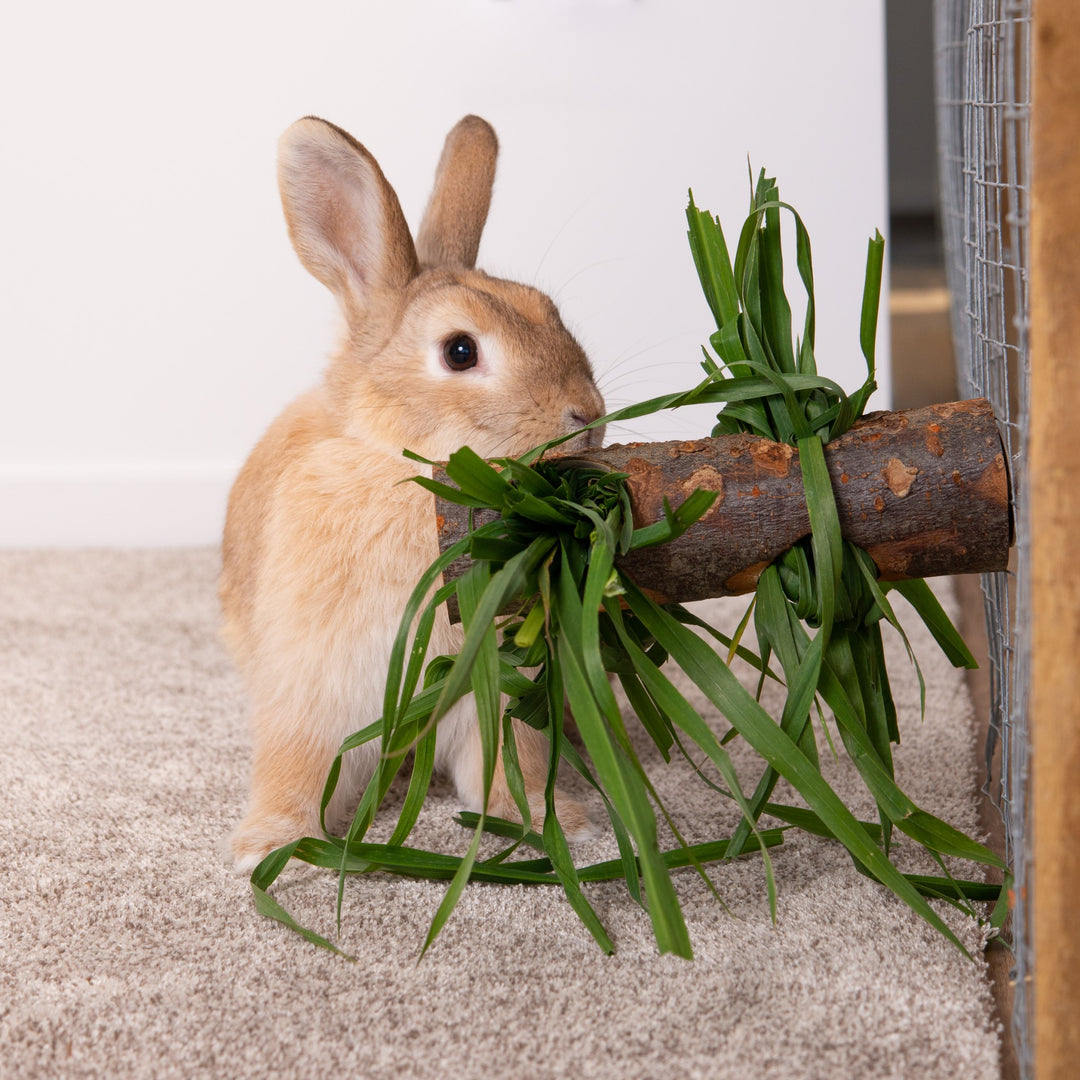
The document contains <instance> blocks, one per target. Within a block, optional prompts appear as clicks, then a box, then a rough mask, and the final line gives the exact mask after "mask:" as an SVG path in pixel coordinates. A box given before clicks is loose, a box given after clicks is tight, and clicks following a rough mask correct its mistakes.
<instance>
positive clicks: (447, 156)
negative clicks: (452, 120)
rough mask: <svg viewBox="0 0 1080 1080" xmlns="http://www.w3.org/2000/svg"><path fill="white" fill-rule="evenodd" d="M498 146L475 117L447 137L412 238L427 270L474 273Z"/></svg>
mask: <svg viewBox="0 0 1080 1080" xmlns="http://www.w3.org/2000/svg"><path fill="white" fill-rule="evenodd" d="M498 152H499V143H498V140H497V139H496V138H495V132H494V131H493V130H492V128H491V125H490V124H488V122H487V121H486V120H481V119H480V117H479V116H466V117H465V118H464V119H462V120H459V121H458V122H457V124H455V125H454V127H453V129H452V130H451V132H450V134H449V135H447V136H446V143H445V145H444V146H443V152H442V157H440V158H439V167H438V170H437V171H436V173H435V187H434V190H433V191H432V193H431V198H430V200H429V201H428V205H427V209H426V210H425V211H424V219H423V221H422V222H421V224H420V231H419V233H418V234H417V238H416V253H417V255H418V256H419V258H420V261H421V263H423V264H424V265H426V266H459V267H464V268H466V269H470V270H471V269H472V268H473V267H474V266H475V265H476V253H477V251H478V250H479V248H480V234H481V233H482V232H483V231H484V222H485V221H486V220H487V214H488V207H489V205H490V204H491V189H492V186H493V185H494V183H495V158H496V157H497V155H498Z"/></svg>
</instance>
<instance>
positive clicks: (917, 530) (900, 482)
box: [436, 398, 1012, 603]
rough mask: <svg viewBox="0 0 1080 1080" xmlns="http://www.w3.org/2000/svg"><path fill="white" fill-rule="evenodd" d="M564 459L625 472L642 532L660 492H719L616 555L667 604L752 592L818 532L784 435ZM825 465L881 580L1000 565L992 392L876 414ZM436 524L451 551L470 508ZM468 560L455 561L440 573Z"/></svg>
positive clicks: (441, 515)
mask: <svg viewBox="0 0 1080 1080" xmlns="http://www.w3.org/2000/svg"><path fill="white" fill-rule="evenodd" d="M565 460H567V461H571V460H572V461H577V462H581V461H587V462H589V463H591V464H595V465H599V466H601V467H604V468H608V469H611V470H613V471H616V472H625V473H627V474H629V479H628V480H627V485H628V487H629V490H630V498H631V503H632V506H633V512H634V524H635V526H636V527H639V528H640V527H642V526H645V525H650V524H652V523H653V522H655V521H658V520H660V519H661V518H662V517H663V500H664V498H665V497H666V498H667V500H668V502H669V503H670V504H671V506H672V507H677V506H678V505H679V504H680V503H681V502H682V501H683V500H684V499H685V498H686V497H687V496H688V495H690V494H691V493H692V492H693V491H694V490H695V489H696V488H708V489H709V490H711V491H716V492H718V498H717V499H716V501H715V502H714V503H713V505H712V507H711V508H710V509H709V511H708V512H707V513H706V515H705V516H704V517H703V518H702V519H701V520H700V521H698V522H697V523H696V524H695V525H693V526H691V528H690V529H689V530H687V532H686V533H685V534H684V535H683V536H681V537H679V538H678V539H676V540H673V541H671V542H670V543H667V544H662V545H659V546H657V547H653V548H644V549H641V550H639V551H634V552H631V553H630V554H628V555H626V556H623V557H621V558H620V559H619V560H618V563H617V565H618V567H619V569H620V571H622V572H623V573H625V574H626V575H627V576H628V577H629V578H630V579H631V580H632V581H633V582H634V583H635V584H637V585H638V586H639V587H641V588H644V589H648V590H649V591H650V593H651V594H652V595H654V596H656V597H658V598H660V599H661V600H664V601H672V602H679V603H685V602H688V601H691V600H701V599H704V598H706V597H711V596H732V595H737V594H739V593H747V592H752V591H753V590H754V588H755V586H756V584H757V579H758V576H759V575H760V574H761V572H762V570H764V569H765V567H766V566H768V565H769V563H771V562H772V561H773V560H774V559H775V558H776V557H777V556H778V555H780V554H781V553H782V552H784V551H786V550H787V549H788V548H790V547H791V546H793V545H794V544H795V543H796V542H797V541H799V540H800V539H802V538H803V537H804V536H808V535H809V533H810V520H809V516H808V514H807V509H806V499H805V497H804V495H803V487H802V473H801V470H800V468H799V454H798V451H797V450H795V449H794V448H793V447H791V446H787V445H785V444H781V443H774V442H770V441H769V440H767V439H761V438H757V437H755V436H752V435H725V436H721V437H719V438H710V439H695V440H692V441H687V442H657V443H631V444H629V445H625V446H609V447H605V448H603V449H599V450H589V451H587V452H586V453H583V454H582V453H578V454H575V455H574V456H573V457H572V458H569V457H568V458H567V459H565ZM825 460H826V462H827V463H828V467H829V474H830V476H831V477H832V484H833V491H834V492H835V495H836V503H837V509H838V511H839V516H840V527H841V531H842V533H843V535H844V538H845V539H846V540H850V541H851V542H852V543H854V544H857V545H858V546H859V547H861V548H864V549H865V550H866V551H867V552H868V553H869V555H870V557H871V558H872V559H873V560H874V563H875V564H876V566H877V568H878V574H879V577H881V578H882V579H883V580H898V579H902V578H922V577H935V576H938V575H942V574H974V573H984V572H988V571H993V570H1004V569H1005V568H1006V566H1007V563H1008V552H1009V546H1010V544H1011V543H1012V523H1011V519H1010V511H1009V483H1008V474H1007V471H1006V466H1005V455H1004V452H1003V450H1002V445H1001V439H1000V436H999V435H998V430H997V425H996V423H995V421H994V416H993V412H992V411H991V408H990V405H989V403H988V402H987V401H986V400H984V399H981V398H980V399H976V400H973V401H960V402H953V403H951V404H946V405H931V406H929V407H927V408H922V409H909V410H906V411H904V412H879V413H872V414H870V415H868V416H866V417H864V418H863V419H862V420H860V421H859V422H858V423H857V424H855V426H853V427H852V428H851V430H850V431H848V432H847V433H846V434H845V435H843V436H841V437H840V438H839V439H836V440H834V441H833V442H831V443H829V444H828V445H827V446H826V447H825ZM438 479H441V480H443V481H444V482H445V481H446V478H445V476H439V477H438ZM492 516H494V515H487V516H483V515H481V516H480V517H479V518H478V521H486V520H490V519H491V517H492ZM436 521H437V524H438V529H439V543H440V549H441V550H443V551H445V550H446V549H447V548H448V547H450V546H451V545H452V544H454V543H455V542H456V541H457V540H459V539H460V538H461V537H462V536H464V535H465V532H466V531H467V529H468V522H469V511H468V509H466V508H465V507H462V506H458V505H456V504H453V503H448V502H445V501H444V500H442V499H437V500H436ZM467 565H468V560H467V559H461V560H458V562H457V563H455V564H454V565H453V566H451V567H450V568H449V569H448V571H447V573H446V575H445V576H446V578H447V579H448V580H449V579H451V578H454V577H456V576H457V575H459V574H460V573H462V572H463V571H464V569H465V567H466V566H467Z"/></svg>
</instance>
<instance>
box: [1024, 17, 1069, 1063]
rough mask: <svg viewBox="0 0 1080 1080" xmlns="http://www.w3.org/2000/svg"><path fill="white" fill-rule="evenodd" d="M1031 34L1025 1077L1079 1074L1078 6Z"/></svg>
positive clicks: (1037, 22) (1037, 21)
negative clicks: (1030, 1052)
mask: <svg viewBox="0 0 1080 1080" xmlns="http://www.w3.org/2000/svg"><path fill="white" fill-rule="evenodd" d="M1032 29H1033V35H1032V51H1033V56H1032V78H1033V83H1032V219H1031V237H1030V239H1031V277H1030V288H1031V292H1030V295H1031V332H1030V346H1031V425H1030V452H1029V476H1030V485H1031V487H1030V498H1031V523H1030V524H1031V590H1032V592H1031V698H1030V729H1031V742H1032V758H1031V761H1032V770H1031V771H1032V775H1031V787H1030V791H1031V799H1032V830H1033V837H1032V840H1033V867H1034V876H1033V885H1032V887H1033V893H1034V895H1033V897H1032V905H1031V911H1032V930H1033V940H1034V943H1035V963H1034V973H1035V995H1034V996H1035V1016H1034V1029H1035V1030H1034V1034H1035V1040H1034V1044H1035V1069H1036V1075H1037V1076H1038V1080H1071V1078H1072V1077H1075V1076H1077V1075H1078V1070H1080V917H1078V915H1077V908H1076V899H1077V895H1078V890H1080V855H1078V854H1077V839H1078V838H1080V573H1078V571H1077V562H1076V559H1075V558H1074V557H1073V552H1074V551H1075V549H1076V548H1075V542H1076V537H1077V535H1080V486H1078V485H1077V484H1076V482H1075V480H1072V479H1070V477H1069V473H1070V466H1072V465H1073V464H1074V463H1075V462H1076V461H1078V460H1080V65H1078V64H1077V59H1076V58H1077V56H1080V4H1078V3H1077V0H1036V2H1035V3H1034V5H1033V24H1032Z"/></svg>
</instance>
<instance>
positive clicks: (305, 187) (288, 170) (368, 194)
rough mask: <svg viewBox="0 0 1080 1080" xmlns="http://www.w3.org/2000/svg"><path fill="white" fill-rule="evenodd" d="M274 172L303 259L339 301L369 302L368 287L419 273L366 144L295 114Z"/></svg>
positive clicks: (400, 284) (391, 284)
mask: <svg viewBox="0 0 1080 1080" xmlns="http://www.w3.org/2000/svg"><path fill="white" fill-rule="evenodd" d="M300 125H303V128H304V130H302V131H296V130H295V129H296V128H297V127H299V126H300ZM278 175H279V183H280V187H281V196H282V204H283V206H284V209H285V217H286V220H287V222H288V225H289V233H290V236H291V237H292V241H293V246H294V247H295V249H296V252H297V254H298V255H299V257H300V261H301V262H302V263H303V264H304V266H305V267H306V268H307V269H308V271H309V272H310V273H311V274H312V275H313V276H314V277H316V278H317V279H318V280H319V281H321V282H322V283H323V284H324V285H326V287H327V288H328V289H330V290H331V291H332V292H333V293H334V294H335V295H336V296H337V297H338V299H339V300H340V301H341V302H342V304H343V305H345V306H346V307H353V306H355V305H356V304H359V305H360V306H361V307H366V306H367V305H368V304H369V303H370V300H371V293H372V292H373V290H381V291H386V290H389V291H394V290H398V289H401V288H404V287H405V285H406V284H408V282H409V281H410V280H411V278H412V277H413V276H414V275H415V273H416V272H417V264H416V252H415V249H414V247H413V242H412V237H411V236H410V234H409V230H408V226H407V225H406V224H405V219H404V216H403V215H402V213H401V207H400V206H399V204H398V200H397V196H396V195H395V194H394V191H393V189H392V188H391V187H390V185H389V184H388V183H387V182H386V179H385V178H384V177H383V175H382V172H381V171H380V169H379V167H378V164H377V163H376V162H375V160H374V158H372V157H371V155H370V154H368V152H367V151H366V150H364V148H363V147H361V146H360V145H359V144H358V143H354V142H353V141H352V140H351V139H350V138H348V137H347V136H345V135H344V134H343V133H340V132H339V131H337V130H336V129H335V128H333V127H332V126H331V125H329V124H325V123H323V122H322V121H317V120H307V121H300V122H299V124H297V125H294V127H293V128H291V129H290V130H289V132H287V133H286V135H285V136H284V137H283V139H282V143H281V153H280V158H279V166H278Z"/></svg>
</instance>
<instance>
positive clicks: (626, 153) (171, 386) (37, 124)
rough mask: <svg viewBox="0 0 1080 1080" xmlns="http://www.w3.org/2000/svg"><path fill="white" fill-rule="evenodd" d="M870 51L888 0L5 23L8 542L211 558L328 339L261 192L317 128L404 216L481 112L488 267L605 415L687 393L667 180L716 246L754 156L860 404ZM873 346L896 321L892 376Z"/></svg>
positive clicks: (679, 205)
mask: <svg viewBox="0 0 1080 1080" xmlns="http://www.w3.org/2000/svg"><path fill="white" fill-rule="evenodd" d="M883 33H884V30H883V13H882V5H881V4H880V2H876V0H875V2H871V0H818V2H815V3H806V2H805V0H774V2H773V3H771V4H769V5H767V6H766V5H763V4H756V3H745V2H735V0H576V2H572V0H392V2H391V0H386V2H377V0H349V2H337V0H323V2H319V3H311V4H306V5H299V4H279V3H271V2H263V3H222V2H216V3H209V2H205V0H189V2H185V3H184V4H170V5H157V4H145V3H139V4H136V3H131V4H125V3H93V4H83V3H73V2H72V3H58V4H21V5H19V6H18V8H17V9H15V10H14V11H9V12H7V13H6V15H5V19H4V28H3V35H2V40H0V101H2V102H3V105H2V106H0V109H2V112H0V135H2V147H3V150H2V153H3V158H2V160H0V196H2V203H0V205H2V208H3V215H4V224H3V234H2V241H0V545H6V546H12V545H167V544H191V543H213V542H215V541H216V539H217V537H218V535H219V533H220V527H221V521H222V517H223V510H224V500H225V497H226V493H227V490H228V485H229V483H230V481H231V478H232V476H233V475H234V474H235V472H236V470H237V469H238V467H239V466H240V464H241V463H242V461H243V459H244V456H245V455H246V453H247V451H248V450H249V449H250V447H251V446H252V445H253V443H254V442H255V440H256V439H257V438H258V436H259V434H260V433H261V431H262V429H263V428H264V427H265V426H266V425H267V423H268V422H269V421H270V420H271V419H272V417H273V416H274V415H275V413H276V412H277V411H278V410H279V409H280V408H281V406H282V405H283V404H284V403H285V402H286V401H288V400H289V399H290V398H291V397H292V396H294V395H295V394H296V393H297V392H299V391H301V390H303V389H305V388H306V387H308V386H309V385H311V384H312V383H313V382H314V381H315V380H316V379H317V378H318V374H319V372H320V370H321V367H322V365H323V362H324V359H325V357H326V355H327V353H328V351H329V350H330V349H331V348H332V346H333V344H334V333H335V326H336V313H335V310H334V305H333V301H332V300H331V298H330V297H329V294H327V293H325V291H324V290H323V288H322V287H321V286H320V285H318V284H317V283H316V282H315V281H314V280H313V279H311V278H310V277H308V276H307V274H306V273H305V271H304V270H303V269H302V268H301V267H300V265H299V263H298V262H297V260H296V257H295V255H294V254H293V252H292V249H291V248H290V246H289V243H288V240H287V237H286V235H285V229H284V225H283V223H282V219H281V210H280V205H279V202H278V196H277V190H276V182H275V172H274V153H275V144H276V140H277V137H278V135H279V134H280V132H281V131H282V130H283V129H284V128H285V127H286V126H288V124H289V123H290V122H292V121H293V120H295V119H296V118H297V117H299V116H303V115H305V114H310V113H314V114H318V115H322V116H324V117H326V118H327V119H330V120H333V121H334V122H335V123H337V124H339V125H340V126H342V127H345V128H346V129H348V130H349V131H351V132H352V133H353V134H354V135H355V136H356V137H357V138H358V139H360V141H362V142H363V143H364V144H365V145H367V146H368V148H369V149H371V151H372V152H373V153H374V154H375V156H376V157H377V158H378V159H379V161H380V163H381V164H382V166H383V169H384V171H385V172H386V174H387V176H388V177H389V179H390V181H391V183H393V184H394V185H395V187H396V188H397V190H398V194H399V196H400V198H401V202H402V205H403V208H404V210H405V213H406V216H407V217H408V218H409V220H410V222H411V223H412V224H413V225H414V226H415V224H416V222H417V220H418V217H419V215H420V213H421V211H422V209H423V206H424V203H425V200H426V197H427V193H428V187H429V185H430V182H431V177H432V175H433V171H434V167H435V162H436V161H437V159H438V154H439V151H440V148H441V144H442V139H443V137H444V135H445V133H446V131H447V130H448V129H449V128H450V127H451V126H452V124H453V123H454V122H455V121H456V120H457V119H458V118H459V117H460V116H462V115H463V114H465V113H466V112H476V113H479V114H480V115H482V116H485V117H486V118H487V119H488V120H490V121H491V122H492V124H493V125H494V126H495V128H496V130H497V132H498V133H499V136H500V142H501V157H500V164H499V174H498V179H497V182H496V190H495V198H494V201H493V205H492V211H491V216H490V218H489V224H488V229H487V232H486V234H485V239H484V242H483V244H482V246H481V251H480V260H479V262H480V265H481V266H482V267H483V268H484V269H486V270H488V271H489V272H491V273H495V274H498V275H500V276H507V277H516V278H518V279H521V280H526V281H529V282H531V283H534V284H538V285H539V286H540V287H542V288H545V289H547V290H548V291H549V292H551V293H552V295H553V296H555V298H556V300H557V301H558V302H559V304H560V306H561V308H562V310H563V314H564V318H565V320H566V322H567V324H568V325H569V326H570V327H571V329H573V330H574V331H575V333H576V334H577V336H578V337H579V339H580V340H581V341H582V344H583V345H584V346H585V347H586V349H587V350H588V351H589V353H590V355H591V356H592V358H593V362H594V366H595V368H596V370H597V372H598V376H599V381H600V383H601V387H602V389H603V390H604V391H605V394H606V397H607V400H608V405H609V406H610V407H615V406H618V405H622V404H627V403H629V402H631V401H635V400H639V399H641V398H643V397H648V396H652V395H654V394H658V393H664V392H668V391H671V390H676V389H682V388H684V387H688V386H690V385H692V384H693V383H694V382H695V381H696V380H697V378H698V375H699V369H698V367H697V364H698V361H699V359H700V348H699V346H700V343H702V342H703V341H705V340H706V339H707V337H708V334H709V332H710V331H711V330H712V329H713V327H712V325H711V320H710V315H709V312H708V308H707V307H706V305H705V303H704V301H703V299H702V298H701V294H700V289H699V286H698V284H697V280H696V276H695V274H694V269H693V264H692V261H691V258H690V255H689V251H688V248H687V245H686V239H685V218H684V216H683V215H684V209H685V205H686V191H687V188H688V187H690V186H692V187H693V189H694V194H695V196H696V199H697V202H698V205H699V206H702V207H707V208H710V209H712V210H713V211H715V212H716V213H718V214H719V215H720V217H721V220H722V222H723V223H724V224H725V227H726V231H727V232H728V233H729V234H734V233H736V232H737V230H738V228H739V226H740V225H741V222H742V217H743V215H744V213H745V209H746V204H747V199H748V179H747V159H748V158H749V159H750V161H751V162H752V163H753V165H754V167H755V169H756V168H758V167H760V166H765V167H766V168H767V169H768V171H769V173H770V174H771V175H775V176H777V177H778V178H779V180H780V186H781V194H782V196H783V197H785V198H786V199H788V200H790V201H792V202H793V203H795V205H796V206H797V207H798V208H799V210H800V212H801V214H802V216H803V218H804V220H805V222H806V224H807V227H808V228H809V230H810V234H811V237H812V239H813V244H814V269H815V278H816V284H817V303H818V337H817V344H818V348H817V354H818V360H819V366H820V368H821V370H822V373H823V374H827V375H829V376H831V377H833V378H836V379H837V380H838V381H839V382H841V383H842V384H843V385H844V386H846V387H847V388H848V389H854V388H855V387H856V386H857V385H858V384H859V383H860V382H861V381H862V377H863V368H862V360H861V357H860V355H859V349H858V325H859V301H860V296H861V289H862V277H863V268H864V260H865V254H866V241H867V237H868V236H869V235H870V234H872V232H873V230H874V229H875V228H880V229H881V230H882V231H883V232H884V231H885V228H886V225H887V217H886V213H887V212H886V180H885V130H884V117H885V101H884V42H883ZM733 243H734V238H733V237H732V244H733ZM791 261H792V262H793V260H791ZM791 269H792V270H793V267H791ZM792 279H793V281H792V285H793V287H797V285H798V282H797V278H795V276H794V274H792ZM791 295H793V296H794V295H796V294H795V292H794V291H791ZM796 323H797V325H800V326H801V314H798V313H797V316H796ZM887 340H888V335H887V324H886V312H885V310H884V307H883V310H882V319H881V325H880V327H879V341H878V344H879V380H878V381H879V382H880V383H881V384H882V385H884V386H887V385H888V357H887V348H886V346H887ZM887 404H888V400H887V396H886V395H885V394H884V393H883V392H880V391H879V394H878V395H877V396H876V397H875V399H874V405H875V406H876V407H885V406H887ZM709 419H710V415H702V413H701V412H700V410H698V411H687V413H686V414H674V415H669V416H667V417H664V418H662V419H659V420H654V421H639V422H637V424H636V425H635V427H634V429H633V431H628V430H625V429H624V430H622V431H620V432H614V433H613V435H614V436H615V437H617V438H618V437H621V438H622V439H623V440H626V439H627V438H629V437H631V436H637V437H645V438H661V437H671V436H682V435H700V434H703V433H706V432H707V430H708V427H709Z"/></svg>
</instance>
